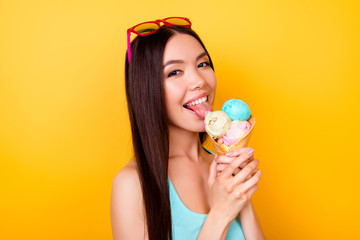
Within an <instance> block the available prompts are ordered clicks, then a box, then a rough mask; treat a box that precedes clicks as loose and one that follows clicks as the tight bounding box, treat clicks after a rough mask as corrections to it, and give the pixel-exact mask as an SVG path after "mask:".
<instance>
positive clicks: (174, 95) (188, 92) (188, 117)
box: [163, 33, 216, 132]
mask: <svg viewBox="0 0 360 240" xmlns="http://www.w3.org/2000/svg"><path fill="white" fill-rule="evenodd" d="M163 66H164V68H163V77H164V88H165V100H166V109H167V113H168V120H169V124H170V126H175V127H179V128H182V129H186V130H188V131H192V132H204V131H205V125H204V120H203V119H204V117H205V115H206V113H207V112H208V111H212V103H213V101H214V95H215V88H216V77H215V73H214V71H213V69H212V68H211V67H210V64H209V57H208V55H207V53H206V52H205V50H204V48H203V47H202V46H201V44H200V43H199V42H198V41H197V40H196V39H195V38H194V37H192V36H190V35H188V34H179V33H177V34H175V35H174V36H172V37H171V38H170V39H169V41H168V42H167V44H166V46H165V51H164V59H163Z"/></svg>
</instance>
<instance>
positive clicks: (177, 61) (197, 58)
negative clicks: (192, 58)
mask: <svg viewBox="0 0 360 240" xmlns="http://www.w3.org/2000/svg"><path fill="white" fill-rule="evenodd" d="M204 56H209V54H208V53H207V52H202V53H200V54H199V56H197V57H196V61H197V60H199V59H200V58H202V57H204ZM175 63H184V61H183V60H169V61H167V62H166V63H165V64H164V66H163V68H165V67H166V66H168V65H170V64H175Z"/></svg>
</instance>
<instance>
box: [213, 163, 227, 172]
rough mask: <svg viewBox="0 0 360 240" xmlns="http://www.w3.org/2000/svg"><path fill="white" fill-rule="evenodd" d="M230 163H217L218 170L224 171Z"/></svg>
mask: <svg viewBox="0 0 360 240" xmlns="http://www.w3.org/2000/svg"><path fill="white" fill-rule="evenodd" d="M228 165H229V164H226V163H220V164H218V165H216V171H218V172H219V171H220V172H221V171H224V170H225V168H226V167H227V166H228Z"/></svg>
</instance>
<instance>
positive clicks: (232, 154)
mask: <svg viewBox="0 0 360 240" xmlns="http://www.w3.org/2000/svg"><path fill="white" fill-rule="evenodd" d="M243 153H248V154H249V155H252V154H253V153H254V149H252V148H251V147H243V148H239V149H234V150H232V151H229V152H227V153H226V154H225V155H226V156H228V157H238V156H240V155H241V154H243Z"/></svg>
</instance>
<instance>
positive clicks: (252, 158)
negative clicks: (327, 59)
mask: <svg viewBox="0 0 360 240" xmlns="http://www.w3.org/2000/svg"><path fill="white" fill-rule="evenodd" d="M252 160H254V155H253V156H251V157H250V158H249V160H247V161H246V162H243V163H242V164H241V165H240V166H239V168H240V169H243V168H244V167H245V166H246V165H247V164H248V163H249V162H251V161H252Z"/></svg>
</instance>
